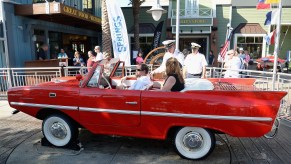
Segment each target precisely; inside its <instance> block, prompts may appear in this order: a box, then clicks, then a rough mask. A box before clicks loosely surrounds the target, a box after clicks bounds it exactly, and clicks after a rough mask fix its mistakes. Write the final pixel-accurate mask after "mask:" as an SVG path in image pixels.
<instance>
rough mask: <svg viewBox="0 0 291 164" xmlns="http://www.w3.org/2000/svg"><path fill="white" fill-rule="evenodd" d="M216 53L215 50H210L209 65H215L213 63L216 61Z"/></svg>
mask: <svg viewBox="0 0 291 164" xmlns="http://www.w3.org/2000/svg"><path fill="white" fill-rule="evenodd" d="M214 57H215V56H214V54H213V51H212V50H210V52H209V56H208V65H213V63H214Z"/></svg>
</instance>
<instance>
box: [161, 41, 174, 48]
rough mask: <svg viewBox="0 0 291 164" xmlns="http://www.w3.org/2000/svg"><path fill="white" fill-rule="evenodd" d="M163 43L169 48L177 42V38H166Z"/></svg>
mask: <svg viewBox="0 0 291 164" xmlns="http://www.w3.org/2000/svg"><path fill="white" fill-rule="evenodd" d="M162 43H163V45H164V46H166V47H168V48H169V47H171V46H172V45H173V44H174V43H175V40H165V41H163V42H162Z"/></svg>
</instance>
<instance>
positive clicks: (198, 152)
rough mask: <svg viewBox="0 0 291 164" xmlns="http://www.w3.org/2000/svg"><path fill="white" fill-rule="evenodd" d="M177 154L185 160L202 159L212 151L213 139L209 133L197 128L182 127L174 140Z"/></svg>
mask: <svg viewBox="0 0 291 164" xmlns="http://www.w3.org/2000/svg"><path fill="white" fill-rule="evenodd" d="M174 145H175V149H176V151H177V152H178V154H179V155H180V156H181V157H183V158H186V159H202V158H205V157H207V156H208V155H209V154H210V153H211V152H212V151H213V149H214V146H215V137H214V135H213V133H211V132H210V131H208V130H206V129H203V128H198V127H183V128H181V129H179V130H178V131H177V133H176V136H175V139H174Z"/></svg>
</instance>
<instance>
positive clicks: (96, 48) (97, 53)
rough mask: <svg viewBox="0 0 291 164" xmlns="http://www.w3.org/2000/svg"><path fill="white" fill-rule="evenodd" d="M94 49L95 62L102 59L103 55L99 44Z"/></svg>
mask: <svg viewBox="0 0 291 164" xmlns="http://www.w3.org/2000/svg"><path fill="white" fill-rule="evenodd" d="M94 51H95V52H96V59H95V60H96V61H97V62H98V61H101V60H103V58H104V57H103V54H102V52H101V51H100V46H95V48H94Z"/></svg>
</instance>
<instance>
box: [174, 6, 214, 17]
mask: <svg viewBox="0 0 291 164" xmlns="http://www.w3.org/2000/svg"><path fill="white" fill-rule="evenodd" d="M176 15H177V10H172V18H173V17H174V18H175V17H176ZM180 18H213V15H212V9H209V8H200V9H193V10H189V9H181V10H180Z"/></svg>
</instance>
